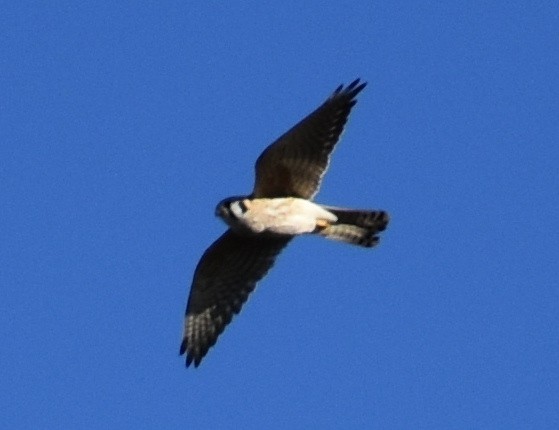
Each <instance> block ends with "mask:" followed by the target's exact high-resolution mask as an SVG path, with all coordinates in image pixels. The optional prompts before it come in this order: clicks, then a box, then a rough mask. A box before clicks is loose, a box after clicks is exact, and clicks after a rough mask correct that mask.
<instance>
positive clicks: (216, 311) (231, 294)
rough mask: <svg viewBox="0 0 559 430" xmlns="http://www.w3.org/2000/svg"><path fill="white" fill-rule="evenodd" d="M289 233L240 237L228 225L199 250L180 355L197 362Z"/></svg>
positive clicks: (273, 258) (268, 267)
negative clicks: (204, 250)
mask: <svg viewBox="0 0 559 430" xmlns="http://www.w3.org/2000/svg"><path fill="white" fill-rule="evenodd" d="M290 240H291V237H261V236H241V235H238V234H237V233H235V232H234V231H232V230H227V231H226V232H225V233H224V234H223V235H222V236H221V237H220V238H219V239H217V240H216V241H215V242H214V243H213V244H212V245H211V246H210V247H209V248H208V249H207V250H206V252H205V253H204V255H203V256H202V259H201V260H200V262H199V263H198V266H197V267H196V271H195V272H194V279H193V281H192V287H191V290H190V297H189V298H188V305H187V307H186V317H185V326H184V334H183V340H182V344H181V347H180V354H181V355H182V354H184V353H186V365H187V366H190V364H191V363H192V362H193V363H194V366H195V367H198V365H199V364H200V362H201V361H202V358H203V357H204V356H205V355H206V353H207V352H208V350H209V349H210V348H211V347H212V346H213V345H214V344H215V342H216V340H217V338H218V337H219V335H220V334H221V333H222V332H223V329H224V328H225V326H226V325H227V324H229V323H230V322H231V319H232V318H233V315H234V314H237V313H239V311H240V310H241V307H242V306H243V304H244V303H245V302H246V300H247V298H248V295H249V294H250V293H251V292H252V291H253V290H254V288H255V286H256V283H257V282H258V281H259V280H260V279H262V277H264V275H266V273H267V272H268V270H269V269H270V268H271V267H272V266H273V264H274V261H275V258H276V257H277V255H278V254H279V253H280V252H281V250H282V249H283V248H284V247H285V246H286V245H287V243H288V242H289V241H290Z"/></svg>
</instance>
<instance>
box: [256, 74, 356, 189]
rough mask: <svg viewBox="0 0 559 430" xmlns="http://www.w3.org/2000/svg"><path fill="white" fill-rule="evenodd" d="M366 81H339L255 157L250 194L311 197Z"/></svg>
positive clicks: (317, 186)
mask: <svg viewBox="0 0 559 430" xmlns="http://www.w3.org/2000/svg"><path fill="white" fill-rule="evenodd" d="M365 85H367V84H366V83H365V82H363V83H360V81H359V79H356V80H355V81H353V82H352V83H351V84H349V85H348V86H347V87H345V88H344V87H343V85H340V86H339V87H338V88H337V89H336V90H335V91H334V93H333V94H332V95H331V96H330V97H329V98H328V99H327V100H326V101H325V102H324V103H323V104H322V105H321V106H320V107H319V108H318V109H316V110H315V111H314V112H312V113H311V114H310V115H308V116H307V117H306V118H305V119H303V120H302V121H301V122H299V123H298V124H297V125H295V126H294V127H293V128H291V129H290V130H289V131H288V132H287V133H285V134H283V135H282V136H281V137H280V138H279V139H277V140H276V141H275V142H274V143H272V144H271V145H270V146H268V147H267V148H266V149H265V150H264V152H263V153H262V154H261V155H260V157H258V160H257V161H256V166H255V168H256V180H255V185H254V191H253V197H256V198H262V197H300V198H303V199H312V198H313V197H314V195H315V194H316V193H317V191H318V189H319V187H320V183H321V181H322V176H323V175H324V173H325V171H326V169H327V168H328V164H329V162H330V154H331V152H332V150H333V149H334V146H335V145H336V143H337V142H338V140H339V138H340V135H341V133H342V131H343V129H344V126H345V124H346V122H347V118H348V116H349V113H350V112H351V108H352V107H353V106H354V105H355V103H356V102H357V100H355V97H356V96H357V94H359V92H360V91H361V90H362V89H363V88H365Z"/></svg>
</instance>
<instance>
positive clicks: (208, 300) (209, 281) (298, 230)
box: [180, 79, 389, 367]
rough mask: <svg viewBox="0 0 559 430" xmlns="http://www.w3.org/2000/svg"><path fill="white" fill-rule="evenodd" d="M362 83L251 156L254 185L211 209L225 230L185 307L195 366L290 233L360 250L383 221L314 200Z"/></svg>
mask: <svg viewBox="0 0 559 430" xmlns="http://www.w3.org/2000/svg"><path fill="white" fill-rule="evenodd" d="M365 85H366V83H365V82H363V83H361V82H360V80H359V79H356V80H355V81H353V82H352V83H351V84H349V85H348V86H346V87H344V86H343V85H340V86H339V87H338V88H337V89H336V90H335V91H334V92H333V93H332V94H331V95H330V97H328V99H326V101H325V102H324V103H322V105H320V106H319V107H318V108H317V109H316V110H315V111H314V112H312V113H311V114H310V115H308V116H307V117H306V118H304V119H303V120H302V121H301V122H299V123H298V124H296V125H295V126H294V127H293V128H291V129H290V130H289V131H287V132H286V133H285V134H283V135H282V136H281V137H280V138H279V139H277V140H276V141H275V142H273V143H272V144H271V145H270V146H268V147H267V148H266V149H265V150H264V152H262V154H260V156H259V157H258V159H257V160H256V166H255V169H256V178H255V182H254V189H253V191H252V193H251V194H250V195H248V196H238V197H229V198H227V199H224V200H222V201H221V202H219V204H218V205H217V207H216V209H215V213H216V215H217V216H218V217H220V218H221V219H223V221H225V223H226V224H227V225H228V226H229V229H228V230H227V231H226V232H225V233H224V234H223V235H222V236H221V237H220V238H219V239H217V240H216V241H215V242H214V243H213V244H212V245H211V246H210V247H209V248H208V249H207V250H206V251H205V252H204V255H202V258H201V259H200V261H199V263H198V265H197V267H196V270H195V272H194V278H193V281H192V286H191V289H190V296H189V298H188V304H187V306H186V313H185V320H184V333H183V339H182V343H181V346H180V355H183V354H186V366H187V367H188V366H190V365H191V364H192V363H194V366H195V367H198V365H199V364H200V362H201V361H202V358H204V356H205V355H206V353H207V352H208V350H209V349H210V348H211V347H212V346H213V345H214V344H215V342H216V340H217V338H218V337H219V335H220V334H221V333H222V332H223V330H224V328H225V326H226V325H227V324H229V323H230V322H231V318H232V317H233V315H235V314H237V313H239V312H240V310H241V307H242V306H243V304H244V303H245V302H246V300H247V298H248V296H249V294H250V293H251V292H252V291H253V290H254V288H255V286H256V283H257V282H258V281H260V280H261V279H262V278H263V277H264V276H265V275H266V273H267V272H268V270H269V269H270V268H271V267H272V265H273V264H274V261H275V259H276V257H277V256H278V254H279V253H280V252H281V250H282V249H283V248H284V247H285V246H286V245H287V244H288V243H289V241H290V240H291V239H293V238H294V237H295V236H299V235H303V234H315V235H319V236H323V237H326V238H328V239H333V240H338V241H342V242H346V243H350V244H354V245H358V246H362V247H365V248H370V247H373V246H375V245H376V244H377V243H378V241H379V237H378V236H377V233H379V232H381V231H383V230H384V229H385V228H386V226H387V224H388V220H389V218H388V214H387V213H386V212H385V211H382V210H360V209H345V208H339V207H332V206H325V205H321V204H318V203H314V202H313V197H314V196H315V194H316V193H317V192H318V189H319V187H320V183H321V181H322V177H323V175H324V173H325V172H326V169H327V168H328V164H329V162H330V154H331V153H332V150H333V149H334V146H335V145H336V143H337V142H338V140H339V138H340V135H341V133H342V131H343V129H344V126H345V124H346V122H347V118H348V116H349V113H350V111H351V109H352V108H353V106H354V105H355V103H356V102H357V100H356V96H357V94H359V93H360V92H361V90H363V88H365Z"/></svg>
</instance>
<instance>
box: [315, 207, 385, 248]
mask: <svg viewBox="0 0 559 430" xmlns="http://www.w3.org/2000/svg"><path fill="white" fill-rule="evenodd" d="M323 207H324V209H326V210H327V211H328V212H331V213H333V214H334V215H336V217H337V218H338V219H337V221H336V222H334V223H328V224H326V225H325V226H322V227H318V228H317V233H318V234H320V235H321V236H324V237H326V238H328V239H333V240H339V241H342V242H346V243H351V244H353V245H359V246H363V247H365V248H371V247H373V246H375V245H376V244H377V243H378V241H379V237H378V236H376V234H377V233H379V232H381V231H383V230H384V229H385V228H386V226H387V225H388V221H389V219H390V218H389V216H388V214H387V213H386V212H385V211H380V210H376V211H372V210H359V209H342V208H333V207H328V206H323Z"/></svg>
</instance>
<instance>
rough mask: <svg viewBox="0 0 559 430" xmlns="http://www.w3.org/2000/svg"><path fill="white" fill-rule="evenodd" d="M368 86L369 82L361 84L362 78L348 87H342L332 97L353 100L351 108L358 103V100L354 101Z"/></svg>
mask: <svg viewBox="0 0 559 430" xmlns="http://www.w3.org/2000/svg"><path fill="white" fill-rule="evenodd" d="M366 86H367V82H361V79H360V78H357V79H355V80H354V81H353V82H351V83H350V84H349V85H348V86H347V87H345V88H344V85H343V84H342V85H340V86H339V87H338V88H336V89H335V90H334V93H333V94H332V96H331V97H337V96H345V97H348V98H349V99H350V100H351V106H353V105H354V104H355V103H356V100H352V99H353V98H354V97H355V96H357V94H359V93H360V92H361V91H362V90H363V88H365V87H366Z"/></svg>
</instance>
